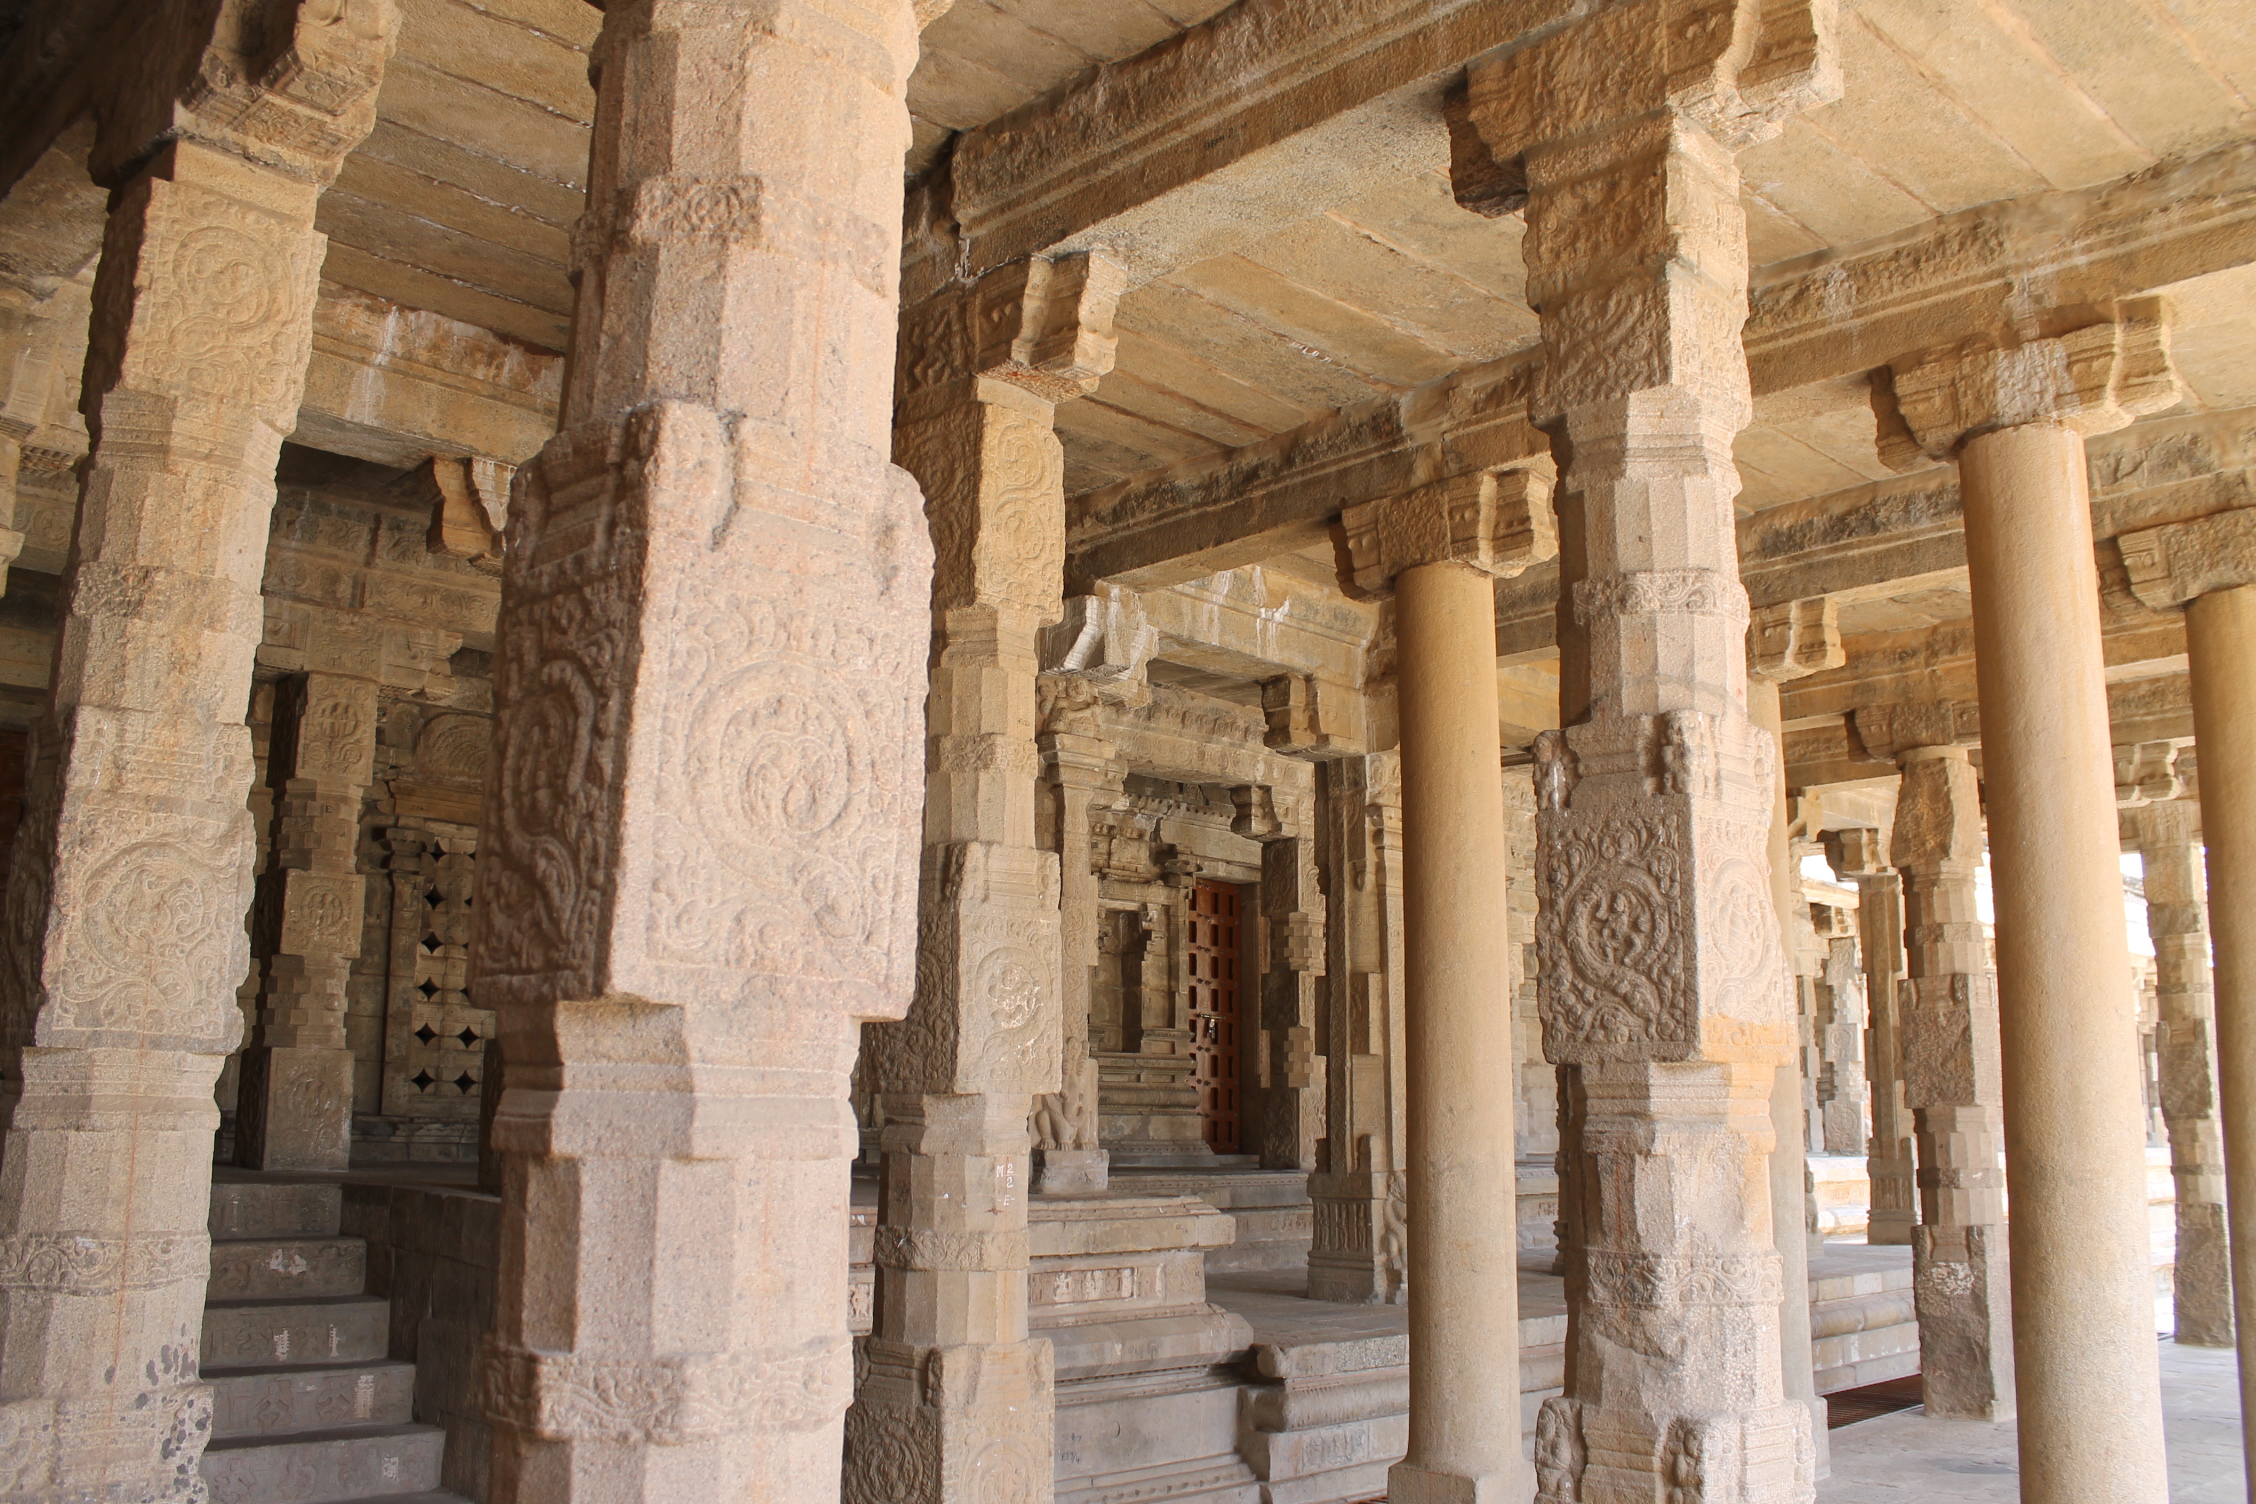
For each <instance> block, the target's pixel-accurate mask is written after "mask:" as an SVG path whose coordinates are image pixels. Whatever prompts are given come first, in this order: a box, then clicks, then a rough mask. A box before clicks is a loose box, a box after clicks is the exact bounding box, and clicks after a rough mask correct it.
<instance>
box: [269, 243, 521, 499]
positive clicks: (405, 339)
mask: <svg viewBox="0 0 2256 1504" xmlns="http://www.w3.org/2000/svg"><path fill="white" fill-rule="evenodd" d="M563 382H564V358H563V357H562V356H560V355H552V354H549V353H548V352H546V351H543V350H535V349H533V348H532V347H530V346H528V345H521V344H518V343H517V342H516V341H514V340H510V339H505V338H503V337H502V336H501V335H498V334H494V333H492V332H491V331H489V330H485V329H480V328H478V327H476V326H475V325H472V324H464V323H458V322H457V321H455V320H453V319H449V318H443V317H441V316H440V315H438V314H435V313H426V312H424V311H423V310H421V309H416V308H406V307H402V306H401V305H399V304H397V303H389V302H386V301H385V300H383V299H382V298H375V297H370V296H368V295H367V294H365V293H358V292H354V291H352V290H350V289H348V288H344V287H339V286H336V285H335V284H333V283H324V284H323V285H322V289H321V299H320V301H319V302H318V303H317V304H316V305H315V307H314V316H313V357H312V359H311V361H310V362H309V363H308V364H307V367H306V386H305V397H304V399H303V401H302V402H301V403H300V404H299V407H298V428H297V432H296V433H295V434H294V435H293V436H292V437H293V438H295V439H296V441H297V442H299V443H301V444H306V445H309V446H311V447H313V448H316V449H326V450H329V451H331V452H332V453H336V454H346V455H351V456H352V457H354V458H355V459H364V460H371V461H374V462H375V463H377V464H380V465H394V466H397V467H399V468H401V469H405V468H407V467H409V466H411V465H415V464H418V463H420V462H421V461H422V460H423V459H425V458H426V457H427V456H430V455H434V454H437V455H446V456H449V457H453V458H468V457H471V456H485V457H488V458H491V459H498V460H505V461H507V462H508V463H510V464H512V465H518V464H523V463H524V462H525V461H526V460H528V459H531V458H532V457H533V455H534V454H536V453H538V452H539V450H540V447H541V445H543V444H545V443H547V442H548V439H549V436H550V435H552V434H553V433H555V432H556V411H557V404H558V401H559V399H560V398H561V396H562V392H563Z"/></svg>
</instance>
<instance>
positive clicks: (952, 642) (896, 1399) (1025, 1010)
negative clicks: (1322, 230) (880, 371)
mask: <svg viewBox="0 0 2256 1504" xmlns="http://www.w3.org/2000/svg"><path fill="white" fill-rule="evenodd" d="M1122 281H1123V278H1122V276H1121V274H1120V272H1119V270H1118V268H1117V267H1115V266H1113V265H1112V264H1111V263H1110V262H1107V261H1105V260H1103V259H1101V258H1096V257H1076V258H1071V259H1069V260H1064V261H1059V262H1049V261H1040V260H1037V261H1031V262H1023V263H1019V264H1016V265H1014V266H1010V267H1005V268H1002V269H1000V270H999V271H997V272H994V273H991V274H989V275H988V276H986V277H984V278H982V279H981V280H980V281H979V282H978V283H977V284H976V285H973V286H969V287H963V288H955V289H950V290H948V291H946V292H944V293H942V294H941V295H940V296H938V297H936V298H935V299H933V300H931V302H930V303H929V304H927V305H926V306H925V307H923V308H920V309H919V310H918V311H917V312H916V313H915V314H914V315H912V316H911V317H909V318H906V319H904V320H903V322H902V330H901V348H902V372H903V376H902V396H901V400H900V403H899V408H898V416H897V419H896V431H895V439H894V452H895V454H896V455H897V456H898V457H899V459H900V462H901V463H902V465H903V466H904V467H905V468H907V469H908V470H909V471H910V472H911V473H913V474H915V475H917V476H918V477H919V478H920V479H921V480H922V481H923V483H924V485H925V488H926V495H927V503H926V514H927V517H928V518H929V520H930V524H931V529H932V536H933V540H934V544H935V549H936V554H937V558H936V562H935V567H934V574H933V596H932V602H933V655H932V665H933V666H932V672H931V698H930V701H929V705H930V712H929V713H930V716H931V725H930V728H929V736H928V740H927V744H926V748H927V755H926V777H927V792H926V799H925V825H924V839H925V847H924V877H923V889H922V897H921V907H920V915H919V927H920V934H919V945H918V956H917V990H916V999H915V1001H914V1003H913V1004H912V1005H911V1006H910V1009H909V1014H908V1017H907V1018H906V1019H905V1020H904V1021H903V1022H901V1023H900V1024H898V1025H882V1026H878V1027H875V1028H872V1029H870V1030H869V1031H868V1035H867V1039H868V1045H867V1047H868V1049H869V1050H870V1052H871V1055H872V1060H873V1064H874V1077H875V1081H876V1083H877V1089H878V1091H879V1093H880V1094H881V1099H882V1102H883V1106H884V1111H885V1128H884V1134H883V1139H882V1144H883V1161H882V1165H881V1168H880V1170H879V1188H878V1227H877V1245H876V1262H877V1294H876V1312H875V1325H874V1327H873V1329H872V1332H871V1335H870V1338H869V1341H868V1344H867V1348H866V1352H867V1358H868V1372H867V1374H866V1376H865V1377H864V1378H863V1379H862V1381H861V1384H860V1386H859V1389H858V1392H857V1393H856V1396H855V1401H854V1408H853V1410H852V1411H851V1412H850V1414H849V1415H848V1417H847V1425H846V1490H845V1491H846V1497H847V1499H848V1500H851V1501H855V1504H942V1501H962V1504H974V1501H977V1504H986V1501H989V1500H993V1501H998V1504H1002V1501H1007V1504H1017V1501H1019V1500H1022V1499H1023V1500H1028V1501H1031V1500H1033V1499H1035V1498H1037V1497H1039V1496H1041V1495H1042V1494H1044V1493H1046V1492H1047V1491H1048V1489H1049V1486H1050V1481H1051V1477H1052V1474H1053V1470H1054V1469H1053V1461H1052V1453H1053V1450H1054V1437H1053V1423H1052V1419H1051V1416H1052V1409H1053V1400H1052V1384H1053V1373H1052V1359H1051V1353H1050V1344H1049V1343H1048V1341H1047V1340H1043V1339H1037V1338H1030V1337H1029V1336H1028V1334H1027V1294H1026V1269H1027V1257H1028V1255H1027V1230H1026V1229H1027V1205H1026V1198H1027V1193H1028V1182H1029V1164H1028V1151H1029V1148H1030V1146H1031V1139H1032V1133H1031V1130H1030V1125H1029V1114H1030V1113H1031V1112H1032V1110H1033V1107H1034V1104H1035V1099H1036V1098H1037V1097H1040V1096H1043V1095H1045V1094H1052V1093H1057V1092H1059V1089H1060V1086H1061V1084H1062V1083H1061V1081H1060V1055H1061V1052H1062V1048H1063V1044H1064V1033H1065V1020H1064V1015H1063V1009H1062V1002H1061V993H1062V990H1063V989H1062V983H1061V980H1060V975H1059V972H1060V964H1061V957H1062V941H1063V936H1062V933H1061V928H1060V914H1059V901H1060V875H1059V859H1058V854H1057V853H1056V852H1054V851H1047V850H1043V849H1041V847H1040V846H1039V845H1038V844H1037V840H1036V831H1035V790H1036V785H1037V782H1038V781H1039V779H1040V777H1041V772H1042V768H1041V759H1040V755H1039V751H1038V749H1037V747H1036V743H1035V736H1036V732H1037V729H1038V725H1039V720H1038V704H1039V690H1040V686H1039V684H1038V676H1039V673H1040V669H1041V652H1040V637H1041V633H1042V629H1043V628H1044V627H1046V626H1049V625H1051V624H1053V623H1056V622H1058V621H1059V620H1060V619H1061V617H1062V616H1063V613H1064V607H1063V602H1062V601H1061V599H1060V592H1061V589H1062V586H1063V581H1064V574H1065V457H1064V451H1063V449H1062V447H1061V446H1060V445H1059V443H1058V440H1057V436H1056V434H1055V432H1054V431H1053V428H1052V416H1053V413H1054V411H1055V407H1056V404H1057V403H1058V402H1059V401H1061V400H1070V399H1072V398H1074V397H1078V396H1080V395H1082V394H1084V393H1086V392H1088V391H1090V390H1093V389H1094V387H1095V385H1096V381H1097V379H1098V378H1099V377H1101V376H1102V375H1103V374H1104V372H1105V371H1107V370H1109V369H1110V368H1111V364H1112V352H1113V341H1112V337H1111V317H1112V309H1113V306H1114V304H1115V302H1116V301H1117V299H1118V296H1119V292H1120V287H1121V284H1122ZM1083 824H1084V829H1086V819H1084V822H1083ZM1084 1027H1085V1025H1084Z"/></svg>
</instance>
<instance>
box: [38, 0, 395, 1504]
mask: <svg viewBox="0 0 2256 1504" xmlns="http://www.w3.org/2000/svg"><path fill="white" fill-rule="evenodd" d="M277 19H278V20H279V21H280V22H281V23H282V24H284V25H292V24H294V27H295V31H294V35H293V36H292V38H291V45H290V46H289V47H288V48H286V49H284V50H283V52H282V55H281V56H280V58H279V59H277V60H275V61H274V62H273V63H272V64H271V66H269V65H267V64H265V63H264V62H262V61H260V60H258V59H253V58H249V57H245V56H242V55H240V54H238V53H235V52H234V51H232V50H231V47H230V45H229V41H228V39H227V38H225V37H223V36H217V35H214V34H213V33H211V32H209V31H207V32H206V33H205V34H204V35H202V36H200V37H196V38H193V39H192V40H189V41H188V42H187V43H186V45H187V47H188V48H189V49H191V50H190V51H189V53H188V55H186V56H158V57H152V58H143V59H139V60H138V61H140V62H141V63H143V64H145V65H146V66H142V67H135V68H130V69H127V68H122V67H121V68H118V69H116V70H113V76H112V77H111V79H110V80H109V81H108V82H107V84H106V87H109V88H113V89H116V90H119V91H121V93H120V96H119V97H116V98H112V99H109V100H106V101H104V109H103V111H102V118H103V121H104V127H103V131H102V134H101V136H100V137H99V139H98V140H97V144H96V146H95V150H94V155H93V158H92V164H91V165H92V168H93V171H94V173H95V176H96V178H97V180H98V181H102V182H104V183H106V184H107V185H108V186H109V187H110V189H111V199H110V204H111V209H110V216H109V224H108V228H107V231H106V235H105V241H104V246H103V251H102V261H101V269H100V271H99V273H98V280H97V284H96V289H95V295H94V308H95V313H94V318H93V325H92V344H91V348H90V351H89V354H88V356H87V364H86V376H85V383H84V389H83V397H82V399H81V405H82V408H83V410H84V411H85V413H86V415H87V423H88V428H89V430H90V432H91V434H92V437H93V450H92V454H91V455H90V457H89V459H88V460H87V463H86V468H85V472H84V477H85V478H84V482H83V489H82V499H81V504H80V512H79V518H78V532H77V541H76V544H75V546H74V548H73V550H72V571H71V575H70V579H69V583H68V585H67V587H66V588H67V597H68V600H67V605H66V606H65V609H64V615H63V622H62V641H61V644H60V648H59V650H58V652H57V655H56V669H55V676H54V683H53V685H52V688H51V696H52V698H51V700H50V706H49V714H48V717H47V719H46V721H45V722H44V723H43V725H42V727H41V729H40V731H39V741H40V743H41V753H42V759H43V760H44V761H46V762H47V763H48V765H49V768H50V770H51V776H49V777H46V778H44V779H43V780H42V781H41V784H40V786H39V787H37V788H35V789H34V790H33V792H32V797H31V799H30V801H29V807H28V808H27V810H26V812H25V817H24V824H23V828H22V830H21V832H20V834H19V837H18V840H17V844H16V859H15V868H14V874H13V877H12V879H11V881H10V883H9V886H8V893H7V933H8V937H9V938H8V945H7V947H6V951H7V965H6V971H5V974H4V982H0V985H4V987H5V994H4V1011H5V1020H6V1035H5V1038H6V1046H7V1047H6V1049H5V1051H4V1052H0V1074H4V1075H5V1076H6V1077H7V1078H8V1082H7V1085H8V1087H9V1088H10V1093H9V1094H10V1095H11V1096H16V1097H17V1100H16V1101H15V1103H14V1112H13V1119H12V1122H11V1123H10V1124H9V1126H8V1132H7V1138H6V1145H5V1152H4V1159H0V1457H5V1458H6V1459H7V1473H8V1477H9V1479H10V1482H11V1484H12V1485H13V1487H12V1490H11V1492H10V1495H9V1496H10V1498H11V1499H24V1500H38V1501H62V1500H80V1499H97V1498H99V1499H120V1500H124V1499H131V1500H135V1501H148V1500H158V1499H182V1500H186V1499H200V1498H202V1497H203V1492H204V1491H203V1485H202V1483H201V1481H200V1480H199V1478H198V1475H197V1459H198V1458H199V1456H200V1455H201V1454H202V1452H203V1449H204V1442H205V1438H206V1437H207V1436H208V1435H209V1434H210V1429H211V1399H210V1391H209V1390H208V1389H207V1388H206V1387H205V1386H204V1385H203V1384H202V1383H201V1382H200V1381H199V1380H198V1378H197V1342H198V1334H199V1329H200V1323H201V1317H202V1310H203V1300H204V1283H205V1277H206V1274H207V1272H208V1264H209V1243H208V1240H207V1236H206V1233H205V1224H206V1219H207V1215H208V1212H209V1205H208V1202H209V1199H210V1196H209V1192H210V1183H211V1153H212V1131H213V1129H214V1127H215V1126H216V1125H217V1123H218V1112H217V1109H216V1108H215V1106H214V1105H213V1097H212V1087H213V1082H214V1080H215V1078H216V1077H217V1076H218V1074H219V1070H220V1063H221V1061H222V1060H223V1059H224V1058H225V1057H226V1055H227V1054H228V1052H229V1051H230V1050H232V1049H233V1048H234V1046H235V1044H236V1041H237V1039H238V1038H239V1037H240V1033H241V1014H240V1012H239V1010H238V1008H237V1006H236V1001H235V995H234V994H235V988H236V985H237V984H238V983H239V982H240V981H241V979H242V976H243V972H244V969H245V966H246V964H247V961H248V954H247V948H246V936H245V931H244V927H243V914H244V910H245V908H246V907H247V905H248V904H249V901H250V897H251V881H252V872H251V864H252V859H253V851H254V839H253V835H252V830H251V816H250V812H249V809H248V808H247V806H246V802H245V796H246V794H247V792H248V790H249V787H250V782H251V773H252V761H251V743H250V736H249V733H248V732H247V730H246V729H245V727H244V708H245V706H246V705H247V704H248V703H249V701H250V691H251V662H252V655H253V653H254V651H255V650H256V648H257V646H258V641H259V632H260V626H261V612H260V605H259V584H260V577H261V573H262V568H263V563H264V559H265V556H266V535H267V526H268V521H269V513H270V512H271V510H272V508H273V502H274V466H275V460H276V457H277V454H278V453H279V450H280V447H281V443H282V438H283V435H285V434H287V433H289V432H290V431H291V429H292V428H293V426H294V425H295V424H296V421H297V408H298V397H299V393H300V391H301V389H302V387H303V385H304V379H305V366H306V360H307V357H308V354H309V351H310V347H311V341H312V321H313V305H314V296H315V290H316V287H317V279H318V277H319V274H320V268H321V260H322V254H323V245H324V241H323V238H322V237H321V236H320V235H319V234H317V233H315V231H314V228H313V220H314V207H315V203H316V201H317V200H318V199H319V197H320V194H321V190H322V188H323V187H324V186H325V185H326V184H327V183H328V181H329V180H330V179H331V178H332V177H333V176H334V175H335V173H336V170H337V166H338V163H339V161H340V160H341V159H342V157H343V155H344V154H345V152H347V151H349V150H350V149H351V147H352V146H353V145H354V144H355V143H356V142H358V141H359V140H360V139H361V137H362V136H363V135H365V134H366V132H367V131H368V128H369V126H370V125H371V124H372V123H373V120H374V97H375V93H376V85H377V82H378V80H379V79H380V77H381V75H382V71H383V67H384V62H385V59H386V58H387V56H388V55H389V53H390V50H391V38H392V31H393V28H394V26H395V25H396V17H395V15H394V13H393V12H392V10H391V8H390V7H389V5H388V4H384V3H377V0H364V3H359V4H348V5H344V6H314V5H308V6H306V7H305V8H304V10H303V11H302V12H301V13H300V14H299V15H298V16H297V17H296V18H295V21H294V23H293V22H292V21H291V20H290V18H289V17H287V16H286V15H285V16H282V17H278V18H277ZM206 24H207V26H208V25H209V24H210V17H209V15H208V14H207V16H206ZM150 45H151V46H152V47H155V46H158V45H159V44H158V43H156V42H154V41H152V42H151V43H150ZM160 77H161V78H164V79H168V80H174V79H180V78H183V77H192V82H191V84H190V86H189V88H188V90H187V97H188V98H189V99H192V100H193V101H194V102H193V103H188V102H184V101H183V100H181V99H176V98H174V97H172V96H171V95H170V94H169V92H168V91H166V90H165V89H163V88H161V87H150V86H148V85H147V84H146V83H145V81H146V80H149V79H153V78H160ZM136 83H138V84H140V86H141V87H143V88H144V89H146V91H147V92H146V93H145V94H125V93H123V92H122V91H124V90H127V89H129V88H131V87H133V86H134V85H135V84H136ZM358 920H359V916H358V913H357V911H356V912H355V915H354V923H355V924H357V923H358ZM19 1093H20V1095H18V1094H19Z"/></svg>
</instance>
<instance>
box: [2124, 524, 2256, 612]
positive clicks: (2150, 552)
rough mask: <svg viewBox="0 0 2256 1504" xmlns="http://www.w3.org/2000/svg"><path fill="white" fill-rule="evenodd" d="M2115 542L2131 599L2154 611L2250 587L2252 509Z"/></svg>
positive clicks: (2254, 548) (2253, 570)
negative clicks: (2218, 591) (2214, 592)
mask: <svg viewBox="0 0 2256 1504" xmlns="http://www.w3.org/2000/svg"><path fill="white" fill-rule="evenodd" d="M2116 543H2117V546H2118V547H2120V548H2121V549H2122V550H2123V569H2124V572H2125V573H2127V574H2128V575H2129V576H2130V583H2131V594H2133V595H2135V596H2137V597H2138V598H2139V600H2140V601H2142V602H2144V603H2145V604H2146V605H2149V606H2152V607H2154V608H2155V609H2156V610H2157V611H2163V610H2168V609H2170V608H2172V607H2175V606H2183V605H2186V604H2188V603H2189V602H2192V601H2195V600H2198V599H2199V598H2200V597H2202V596H2204V595H2207V594H2209V592H2211V591H2212V590H2233V589H2237V588H2238V587H2240V586H2242V585H2256V507H2245V506H2243V507H2235V508H2233V509H2232V510H2231V511H2229V512H2212V513H2211V514H2210V515H2209V516H2207V517H2198V518H2195V519H2194V520H2193V521H2191V522H2172V523H2166V524H2164V525H2163V526H2161V527H2153V528H2147V529H2145V530H2143V531H2141V532H2136V533H2125V534H2123V535H2122V537H2120V538H2118V539H2117V540H2116Z"/></svg>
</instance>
